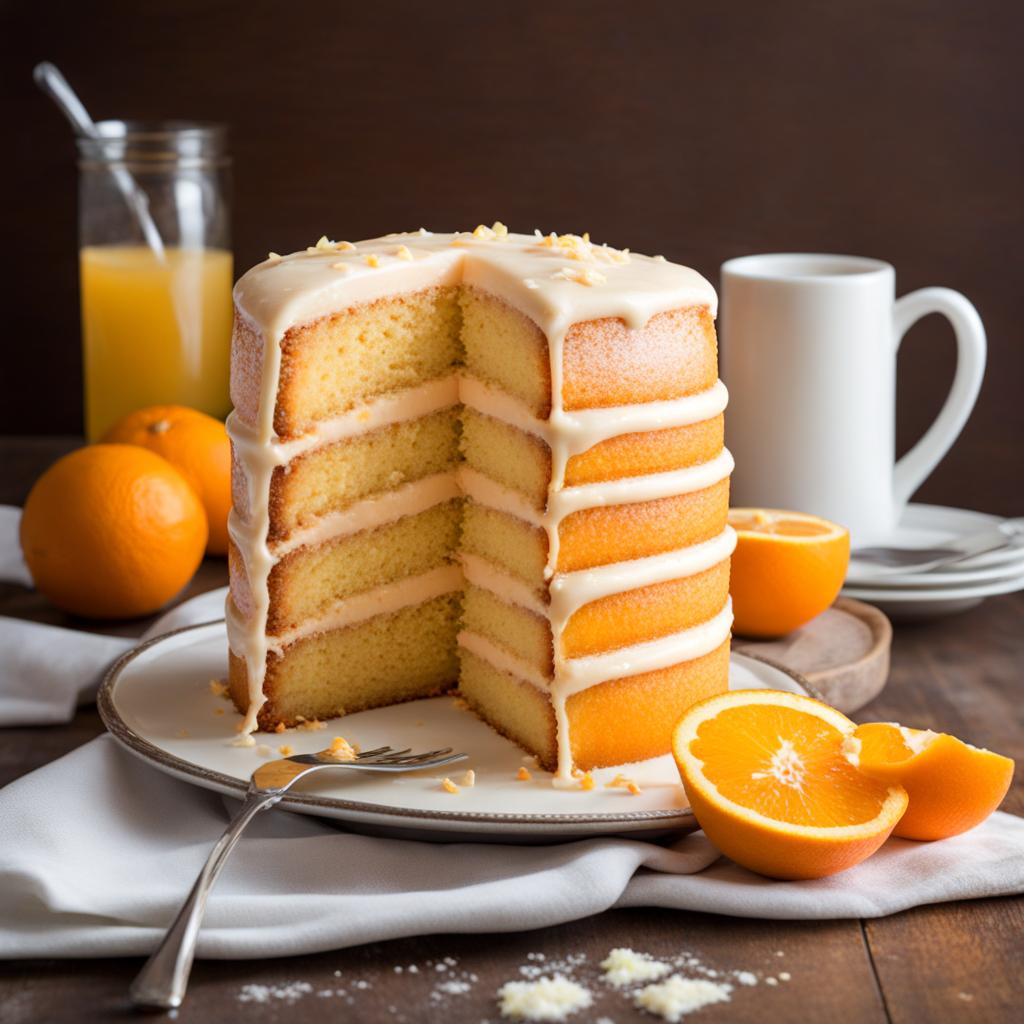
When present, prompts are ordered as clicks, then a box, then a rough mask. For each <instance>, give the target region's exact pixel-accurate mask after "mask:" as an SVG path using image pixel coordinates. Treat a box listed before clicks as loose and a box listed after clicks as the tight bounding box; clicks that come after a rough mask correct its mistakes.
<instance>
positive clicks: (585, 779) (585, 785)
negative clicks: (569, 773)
mask: <svg viewBox="0 0 1024 1024" xmlns="http://www.w3.org/2000/svg"><path fill="white" fill-rule="evenodd" d="M593 788H594V776H593V775H591V774H590V772H584V773H583V774H582V775H581V776H580V789H584V790H587V791H589V790H591V789H593Z"/></svg>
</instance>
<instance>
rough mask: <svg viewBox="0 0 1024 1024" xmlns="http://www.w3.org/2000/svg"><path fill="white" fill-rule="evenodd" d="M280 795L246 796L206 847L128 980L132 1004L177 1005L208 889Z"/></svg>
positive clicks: (184, 984) (268, 793)
mask: <svg viewBox="0 0 1024 1024" xmlns="http://www.w3.org/2000/svg"><path fill="white" fill-rule="evenodd" d="M281 796H282V794H281V792H280V791H276V792H275V791H270V792H267V791H262V792H260V791H256V792H251V793H249V794H248V795H247V796H246V798H245V802H244V803H243V804H242V806H241V808H240V809H239V811H238V813H237V814H236V815H235V816H234V818H232V820H231V824H230V825H228V827H227V828H226V829H225V831H224V834H223V835H222V836H221V837H220V839H218V840H217V843H216V845H215V846H214V848H213V849H212V850H211V851H210V856H209V857H207V859H206V863H205V864H204V865H203V869H202V871H200V872H199V877H198V878H197V879H196V882H195V885H193V886H192V891H191V892H190V893H189V894H188V899H186V900H185V902H184V903H183V904H182V907H181V910H179V911H178V916H177V917H176V918H175V919H174V923H173V924H172V925H171V926H170V928H168V929H167V933H166V934H165V935H164V938H163V941H162V942H161V943H160V945H159V946H158V947H157V950H156V952H155V953H154V954H153V955H152V956H151V957H150V958H149V959H148V960H147V961H146V964H145V966H144V967H143V968H142V970H141V971H139V973H138V975H136V978H135V980H134V981H133V982H132V985H131V988H130V989H129V990H128V994H129V997H130V998H131V1001H132V1004H133V1005H135V1006H144V1007H150V1008H153V1009H161V1010H172V1009H174V1008H175V1007H178V1006H181V1002H182V1000H183V999H184V998H185V989H186V988H188V978H189V974H190V973H191V971H192V960H193V958H194V957H195V952H196V940H197V939H198V938H199V927H200V925H201V924H202V923H203V915H204V914H205V913H206V900H207V897H208V896H209V895H210V890H211V889H212V888H213V885H214V882H216V881H217V876H218V875H219V874H220V872H221V869H222V868H223V867H224V865H225V863H227V859H228V855H229V854H230V853H231V851H232V850H233V849H234V848H235V844H236V843H237V842H238V840H239V839H240V838H241V836H242V832H243V831H244V830H245V827H246V825H248V824H249V822H250V821H252V819H253V818H254V817H256V815H257V814H259V812H260V811H262V810H265V809H266V808H268V807H271V806H272V805H273V804H275V803H277V801H278V800H280V799H281Z"/></svg>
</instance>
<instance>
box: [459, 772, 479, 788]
mask: <svg viewBox="0 0 1024 1024" xmlns="http://www.w3.org/2000/svg"><path fill="white" fill-rule="evenodd" d="M462 784H463V785H464V786H475V785H476V772H475V771H473V769H472V768H470V769H469V771H467V772H466V774H465V775H463V776H462Z"/></svg>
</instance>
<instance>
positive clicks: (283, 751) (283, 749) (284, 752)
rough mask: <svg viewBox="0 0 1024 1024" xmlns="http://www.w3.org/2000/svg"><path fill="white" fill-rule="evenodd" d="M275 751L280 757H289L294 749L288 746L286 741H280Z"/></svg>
mask: <svg viewBox="0 0 1024 1024" xmlns="http://www.w3.org/2000/svg"><path fill="white" fill-rule="evenodd" d="M277 752H278V753H279V754H280V755H281V756H282V757H291V756H292V754H294V753H295V750H294V749H293V748H292V747H290V746H289V745H288V744H287V743H282V744H281V746H279V747H278V748H277Z"/></svg>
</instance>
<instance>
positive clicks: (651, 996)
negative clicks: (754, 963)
mask: <svg viewBox="0 0 1024 1024" xmlns="http://www.w3.org/2000/svg"><path fill="white" fill-rule="evenodd" d="M731 992H732V986H731V985H725V984H722V983H720V982H717V981H708V979H707V978H684V977H683V976H682V975H681V974H673V975H672V977H671V978H668V979H666V980H665V981H662V982H659V983H658V984H655V985H648V986H647V987H646V988H642V989H640V991H639V992H637V994H636V995H635V996H634V997H633V1001H634V1002H635V1003H636V1005H637V1006H638V1007H639V1008H640V1009H642V1010H647V1011H648V1012H649V1013H653V1014H657V1016H659V1017H661V1018H662V1019H663V1020H667V1021H668V1022H669V1024H678V1022H679V1021H681V1020H682V1019H683V1017H684V1016H685V1015H686V1014H688V1013H692V1012H693V1011H694V1010H699V1009H701V1008H702V1007H704V1006H710V1005H711V1004H712V1003H727V1002H729V999H730V993H731Z"/></svg>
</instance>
